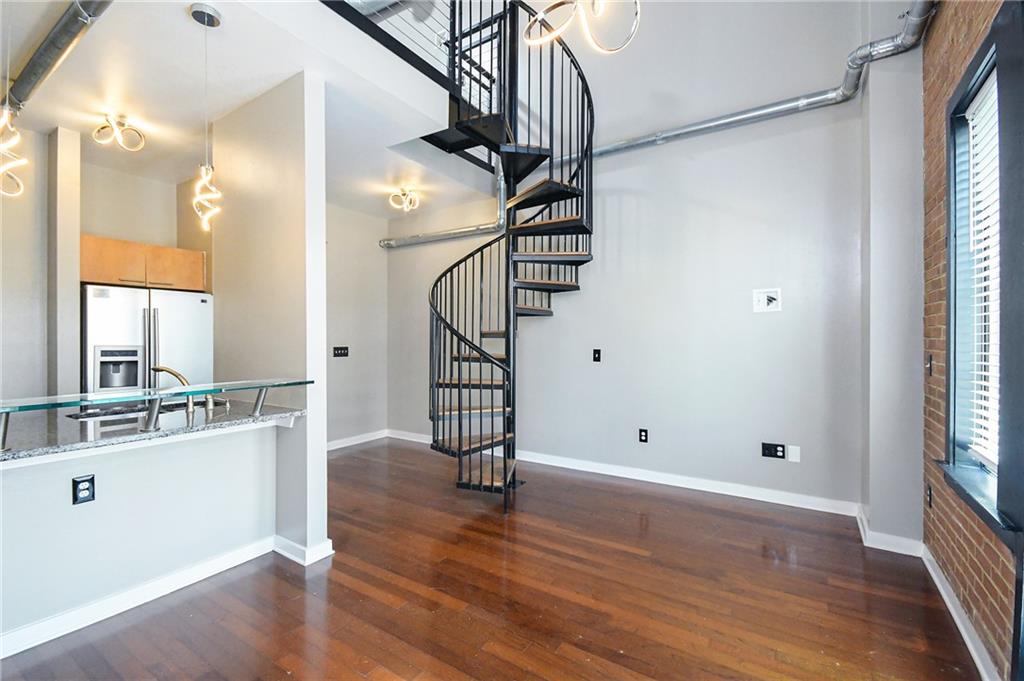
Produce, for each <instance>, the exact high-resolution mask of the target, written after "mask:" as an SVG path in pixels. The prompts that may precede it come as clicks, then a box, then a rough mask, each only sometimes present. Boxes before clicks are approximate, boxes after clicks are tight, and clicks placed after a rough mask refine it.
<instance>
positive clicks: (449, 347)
mask: <svg viewBox="0 0 1024 681" xmlns="http://www.w3.org/2000/svg"><path fill="white" fill-rule="evenodd" d="M327 4H328V5H329V6H332V9H335V11H336V12H338V13H339V14H342V16H346V18H349V19H350V20H352V21H353V23H356V24H357V25H360V24H359V23H357V22H359V21H362V19H360V18H359V17H358V16H355V17H354V16H353V14H354V12H355V10H353V8H354V7H357V6H358V5H359V3H355V2H352V3H348V6H347V7H343V8H340V9H339V8H337V7H335V5H344V4H346V3H327ZM414 4H415V3H407V2H401V1H399V2H395V3H390V4H388V5H387V6H386V8H385V9H382V10H376V9H371V10H370V11H369V12H363V14H364V16H365V15H366V14H370V15H376V16H371V18H373V19H375V24H376V25H378V26H379V25H381V24H382V23H387V22H392V25H393V26H394V27H396V28H397V30H392V31H390V33H389V34H388V36H386V37H384V39H383V40H382V42H384V43H385V44H386V45H388V42H389V41H392V42H393V44H392V45H391V48H392V49H393V50H394V51H396V53H399V54H400V55H401V54H402V53H403V51H404V52H406V53H408V54H406V55H405V56H406V58H407V60H408V59H410V58H411V57H410V55H412V56H416V55H422V56H423V58H424V59H425V62H424V63H426V62H429V60H430V59H431V58H434V59H436V58H437V57H438V53H437V52H434V51H433V47H432V45H431V42H433V43H435V44H436V47H437V49H438V50H443V51H444V57H446V60H447V64H446V66H447V73H446V74H444V78H443V79H441V80H438V79H437V78H435V80H438V82H441V83H443V84H444V85H445V87H447V89H448V92H449V98H450V106H449V122H450V124H449V126H448V128H447V129H445V130H441V131H438V132H437V133H434V134H432V135H428V136H427V137H425V138H424V139H425V140H427V141H428V142H430V143H432V144H434V145H435V146H437V147H440V148H441V149H443V150H444V151H446V152H448V153H454V154H458V155H460V156H462V157H463V158H465V159H467V161H470V162H473V163H475V164H476V165H478V166H481V167H484V168H487V169H489V170H492V171H493V172H494V174H495V176H496V179H497V182H498V184H499V191H498V194H499V201H504V203H505V206H504V209H505V220H504V224H505V229H504V230H503V232H502V233H501V234H500V235H499V236H497V237H496V238H494V239H492V240H491V241H488V242H487V243H485V244H483V245H482V246H480V247H479V248H476V249H474V250H473V251H471V252H470V253H468V254H467V255H466V256H464V257H463V258H461V259H460V260H458V261H457V262H455V263H454V264H452V265H451V266H450V267H449V268H448V269H446V270H445V271H444V272H443V273H441V275H440V276H439V277H438V278H437V279H436V280H435V281H434V284H433V286H432V287H431V289H430V294H429V305H430V419H431V421H432V424H433V433H432V441H431V447H432V448H433V449H434V450H436V451H439V452H442V453H444V454H447V455H449V456H452V457H455V458H456V459H457V460H458V477H457V486H458V487H460V488H465V489H473V490H481V491H485V492H495V493H501V494H503V495H504V507H505V510H506V511H507V510H508V508H509V502H510V493H511V491H512V490H513V489H515V487H516V485H517V478H516V392H517V391H516V359H517V349H516V346H517V335H518V330H519V320H520V319H522V318H524V317H547V316H551V315H552V314H554V311H553V309H552V306H551V302H552V301H551V299H552V297H553V296H554V295H555V294H557V293H563V292H567V291H577V290H579V288H580V285H579V268H580V267H581V266H583V265H585V264H586V263H588V262H590V260H591V258H592V256H591V231H592V224H593V223H592V215H593V198H592V178H593V156H592V152H593V133H594V108H593V103H592V100H591V95H590V88H589V87H588V85H587V81H586V78H584V76H583V73H582V71H581V70H580V65H579V63H578V61H577V60H576V57H575V56H574V55H573V53H572V52H571V50H569V48H568V47H567V46H566V45H565V43H564V42H563V41H562V40H561V39H560V38H559V39H556V40H554V41H552V42H549V43H547V44H544V45H539V46H527V45H526V44H525V43H524V42H523V39H522V29H523V27H524V26H525V25H526V24H527V22H528V21H529V19H530V18H531V17H533V16H535V15H536V14H537V12H536V11H535V10H534V9H532V8H531V7H529V6H528V5H526V4H525V3H523V2H519V1H518V0H502V1H495V0H464V1H461V2H459V1H453V2H449V3H446V4H444V5H442V4H437V3H435V4H433V5H431V6H430V12H429V13H427V15H426V17H427V18H426V19H422V20H418V21H419V23H420V26H415V25H414V24H413V23H412V22H411V21H410V22H408V23H409V25H408V26H403V25H399V24H397V23H394V22H395V21H396V20H395V17H400V16H401V15H402V13H403V12H411V11H412V10H419V12H420V14H419V15H418V16H422V15H423V12H422V8H423V5H419V6H414ZM363 6H364V8H365V7H367V6H368V5H366V3H363ZM439 19H440V20H439ZM429 20H433V21H434V22H436V23H437V24H440V23H441V21H446V23H447V26H439V27H438V28H437V30H436V34H435V36H436V38H435V40H433V41H431V40H429V39H428V40H422V39H421V40H419V41H417V40H416V29H417V28H422V27H423V26H428V25H429V24H428V23H427V21H429ZM407 21H408V20H407ZM364 30H367V29H366V28H364ZM374 30H376V29H374ZM368 32H371V31H369V30H368ZM424 33H426V32H424ZM381 37H382V36H380V35H378V38H379V39H380V38H381ZM413 53H415V55H414V54H413ZM416 58H420V57H418V56H417V57H416ZM520 185H524V187H525V188H523V189H520Z"/></svg>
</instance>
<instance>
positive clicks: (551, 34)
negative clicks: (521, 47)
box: [523, 0, 640, 54]
mask: <svg viewBox="0 0 1024 681" xmlns="http://www.w3.org/2000/svg"><path fill="white" fill-rule="evenodd" d="M584 4H585V3H584V2H581V0H556V1H555V2H553V3H551V4H550V5H548V6H547V7H545V8H544V9H543V10H541V11H540V12H537V14H536V15H534V16H533V17H532V18H531V19H530V21H529V22H528V23H527V24H526V28H525V29H523V42H524V43H526V44H527V45H529V46H531V47H534V46H537V45H546V44H547V43H550V42H551V41H552V40H554V39H555V38H557V37H558V36H560V35H562V34H563V33H565V31H566V29H568V28H569V25H570V24H571V23H572V20H573V19H575V18H576V15H577V14H578V15H579V17H580V25H581V26H582V27H583V35H584V37H586V39H587V42H588V43H590V46H591V47H593V48H594V49H595V50H597V51H598V52H600V53H601V54H615V53H616V52H619V51H621V50H624V49H626V46H627V45H629V44H630V43H631V42H633V38H634V37H635V36H636V32H637V29H638V28H640V0H633V25H632V26H631V27H630V29H629V34H628V35H627V36H626V39H625V40H624V41H622V43H620V44H619V45H617V46H615V47H605V45H603V44H602V43H601V41H599V40H598V39H597V37H596V36H595V35H594V32H593V30H591V28H590V21H591V20H590V19H589V18H587V9H586V7H584ZM605 4H606V0H590V12H591V13H592V14H593V15H594V18H595V19H600V18H601V15H602V14H604V8H605ZM563 7H568V8H569V10H568V11H569V16H567V17H566V18H565V21H563V22H562V23H560V24H559V25H558V26H551V24H549V23H548V22H547V18H548V17H549V16H550V15H551V14H552V13H554V12H556V11H558V10H560V9H562V8H563ZM535 29H536V30H537V33H538V35H537V36H534V35H533V32H534V30H535ZM545 29H546V30H545Z"/></svg>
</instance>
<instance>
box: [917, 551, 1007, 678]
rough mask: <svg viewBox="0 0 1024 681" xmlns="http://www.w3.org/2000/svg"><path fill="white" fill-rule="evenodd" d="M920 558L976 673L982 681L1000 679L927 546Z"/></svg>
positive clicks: (983, 645) (965, 612)
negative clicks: (940, 596) (950, 617)
mask: <svg viewBox="0 0 1024 681" xmlns="http://www.w3.org/2000/svg"><path fill="white" fill-rule="evenodd" d="M921 559H922V560H923V561H924V566H925V567H926V568H928V574H930V575H931V576H932V581H934V582H935V587H936V588H937V589H938V590H939V594H941V595H942V600H943V601H945V602H946V608H948V609H949V614H950V615H952V616H953V621H954V622H956V628H957V629H959V630H960V635H961V636H962V637H963V639H964V643H965V644H966V645H967V650H968V651H969V652H970V653H971V657H972V658H974V664H975V666H976V667H977V668H978V674H979V675H980V676H981V679H982V681H1001V678H1000V676H999V672H998V670H997V669H996V665H995V663H994V662H992V658H991V657H990V656H989V654H988V650H986V649H985V644H984V643H982V642H981V637H980V636H978V631H977V630H976V629H975V628H974V625H973V624H971V620H970V618H969V617H968V616H967V611H966V610H964V606H963V604H961V603H960V599H959V598H957V597H956V592H955V591H953V586H952V585H951V584H950V583H949V580H948V579H946V575H944V574H943V573H942V568H940V567H939V564H938V563H937V562H936V561H935V556H933V555H932V552H931V551H929V550H928V547H927V546H925V547H924V548H923V549H922V551H921Z"/></svg>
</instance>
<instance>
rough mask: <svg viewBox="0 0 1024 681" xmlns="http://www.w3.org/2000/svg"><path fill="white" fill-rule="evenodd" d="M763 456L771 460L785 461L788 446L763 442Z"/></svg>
mask: <svg viewBox="0 0 1024 681" xmlns="http://www.w3.org/2000/svg"><path fill="white" fill-rule="evenodd" d="M761 456H763V457H767V458H769V459H785V458H786V445H779V444H775V443H774V442H762V443H761Z"/></svg>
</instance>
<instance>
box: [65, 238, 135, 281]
mask: <svg viewBox="0 0 1024 681" xmlns="http://www.w3.org/2000/svg"><path fill="white" fill-rule="evenodd" d="M80 257H81V265H80V274H81V279H82V281H84V282H88V283H90V284H115V285H117V286H145V285H146V246H145V245H144V244H140V243H136V242H134V241H122V240H120V239H107V238H104V237H99V236H93V235H91V234H83V235H82V241H81V255H80Z"/></svg>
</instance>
